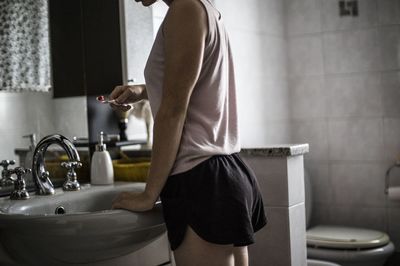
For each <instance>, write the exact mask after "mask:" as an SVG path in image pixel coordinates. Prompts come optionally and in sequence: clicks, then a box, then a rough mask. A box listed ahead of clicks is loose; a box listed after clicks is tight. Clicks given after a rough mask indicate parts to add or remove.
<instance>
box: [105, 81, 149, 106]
mask: <svg viewBox="0 0 400 266" xmlns="http://www.w3.org/2000/svg"><path fill="white" fill-rule="evenodd" d="M109 99H110V100H115V102H116V104H114V103H111V104H110V105H111V107H112V108H113V109H117V110H120V111H128V110H129V109H130V108H131V107H130V106H129V104H132V103H135V102H138V101H141V100H145V99H147V93H146V85H144V84H141V85H121V86H117V87H115V88H114V90H113V91H112V92H111V94H110V96H109ZM122 104H125V105H122Z"/></svg>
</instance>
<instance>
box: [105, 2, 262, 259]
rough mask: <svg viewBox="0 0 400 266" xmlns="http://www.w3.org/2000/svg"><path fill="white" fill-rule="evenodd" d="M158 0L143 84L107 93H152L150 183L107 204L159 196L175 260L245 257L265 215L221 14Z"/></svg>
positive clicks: (124, 98)
mask: <svg viewBox="0 0 400 266" xmlns="http://www.w3.org/2000/svg"><path fill="white" fill-rule="evenodd" d="M135 1H137V2H139V1H140V2H142V4H143V5H144V6H150V5H152V4H153V3H155V2H156V0H135ZM164 2H165V3H166V4H167V5H168V6H169V9H168V13H167V15H166V17H165V19H164V21H163V23H162V25H161V27H160V30H159V32H158V34H157V37H156V40H155V42H154V45H153V48H152V51H151V53H150V56H149V58H148V61H147V65H146V68H145V80H146V85H134V86H118V87H116V88H115V89H114V90H113V92H112V93H111V95H110V98H111V99H115V100H116V102H117V103H119V104H122V103H133V102H136V101H140V100H142V99H149V101H150V105H151V108H152V113H153V115H154V134H153V139H154V140H153V150H152V158H151V167H150V170H149V174H148V179H147V184H146V189H145V191H144V192H143V193H132V192H124V193H121V194H120V195H119V196H118V197H117V198H116V199H115V201H114V203H113V207H114V208H123V209H128V210H132V211H146V210H149V209H151V208H152V207H153V205H154V203H155V201H156V200H157V198H158V197H159V196H160V197H161V200H162V204H163V212H164V218H165V221H166V225H167V229H168V238H169V241H170V244H171V249H172V250H173V251H174V257H175V261H176V263H177V265H178V266H185V265H190V266H193V265H238V266H239V265H240V266H241V265H248V255H247V245H249V244H251V243H253V242H254V241H253V234H254V232H255V231H257V230H259V229H260V228H262V227H263V226H264V225H265V224H266V219H265V215H264V209H263V203H262V199H261V196H260V193H259V190H258V185H257V182H256V180H255V178H254V175H253V174H252V172H251V171H250V170H249V169H248V168H247V166H246V165H245V164H244V163H243V162H242V160H241V159H240V158H239V156H238V154H237V153H238V152H239V151H240V144H239V138H238V124H237V113H236V95H235V81H234V71H233V64H232V57H231V51H230V46H229V41H228V37H227V34H226V32H225V29H224V26H223V23H222V19H221V15H220V13H219V12H218V11H217V10H216V9H215V8H214V7H213V6H212V4H211V3H210V2H208V0H164ZM113 108H119V109H122V110H124V108H126V107H123V106H120V105H113Z"/></svg>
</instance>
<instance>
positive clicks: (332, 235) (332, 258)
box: [304, 172, 395, 266]
mask: <svg viewBox="0 0 400 266" xmlns="http://www.w3.org/2000/svg"><path fill="white" fill-rule="evenodd" d="M304 182H305V196H306V199H305V206H306V226H307V233H306V235H307V257H308V259H314V260H321V261H329V262H333V263H337V264H339V265H342V266H383V265H384V263H385V261H386V260H387V259H388V257H389V256H390V255H391V254H392V253H393V252H394V250H395V248H394V245H393V243H392V242H391V241H390V239H389V236H388V235H387V234H386V233H384V232H380V231H375V230H369V229H364V228H354V227H346V226H336V225H335V226H331V225H316V226H312V227H311V226H310V220H311V211H312V191H311V183H310V177H309V175H308V173H307V172H305V173H304Z"/></svg>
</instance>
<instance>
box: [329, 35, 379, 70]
mask: <svg viewBox="0 0 400 266" xmlns="http://www.w3.org/2000/svg"><path fill="white" fill-rule="evenodd" d="M323 45H324V58H325V71H326V73H328V74H335V73H351V72H365V71H377V70H380V68H381V58H380V51H379V40H378V32H377V30H376V29H367V30H353V31H341V32H335V33H325V34H324V35H323Z"/></svg>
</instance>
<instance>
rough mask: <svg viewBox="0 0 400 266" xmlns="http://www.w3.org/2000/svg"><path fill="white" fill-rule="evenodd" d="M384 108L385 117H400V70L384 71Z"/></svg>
mask: <svg viewBox="0 0 400 266" xmlns="http://www.w3.org/2000/svg"><path fill="white" fill-rule="evenodd" d="M381 79H382V93H383V108H384V115H385V117H393V118H399V117H400V104H399V103H400V72H384V73H382V77H381Z"/></svg>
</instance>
